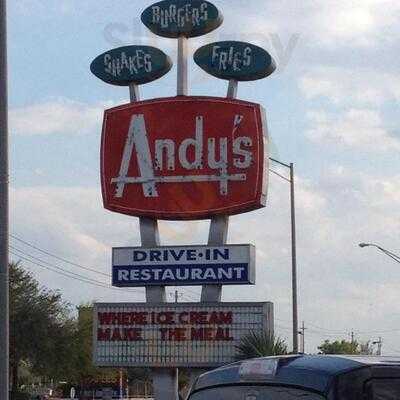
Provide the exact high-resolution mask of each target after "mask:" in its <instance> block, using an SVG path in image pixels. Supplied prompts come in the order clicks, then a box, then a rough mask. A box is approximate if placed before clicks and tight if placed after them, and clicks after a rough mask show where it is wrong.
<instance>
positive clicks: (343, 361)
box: [193, 355, 400, 393]
mask: <svg viewBox="0 0 400 400" xmlns="http://www.w3.org/2000/svg"><path fill="white" fill-rule="evenodd" d="M251 363H254V364H255V363H257V365H262V364H263V363H265V365H266V366H267V365H268V364H271V363H273V364H275V365H276V370H274V372H273V373H272V374H266V375H262V374H261V375H258V376H257V377H255V378H254V379H253V378H252V376H251V374H250V375H249V376H247V377H243V374H242V373H241V371H242V369H243V367H244V366H245V365H251ZM260 363H261V364H260ZM371 366H396V367H399V368H400V358H392V357H377V356H343V355H329V356H328V355H291V356H278V357H264V358H257V359H253V360H246V361H240V362H237V363H234V364H230V365H226V366H224V367H220V368H218V369H216V370H213V371H210V372H206V373H205V374H203V375H201V376H200V377H199V378H198V379H197V381H196V383H195V384H194V386H193V390H200V389H204V388H206V387H210V386H217V385H226V384H235V383H236V384H237V383H243V382H249V381H253V380H254V381H257V382H258V383H260V380H261V381H262V382H265V383H266V384H268V383H269V384H282V385H293V386H299V387H304V388H307V389H310V390H314V391H317V392H320V393H326V392H328V390H329V387H330V384H331V381H332V379H333V378H334V377H335V376H337V375H340V374H344V373H346V372H350V371H352V370H357V369H360V368H367V367H371Z"/></svg>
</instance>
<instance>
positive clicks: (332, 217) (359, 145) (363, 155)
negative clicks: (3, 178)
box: [8, 0, 400, 355]
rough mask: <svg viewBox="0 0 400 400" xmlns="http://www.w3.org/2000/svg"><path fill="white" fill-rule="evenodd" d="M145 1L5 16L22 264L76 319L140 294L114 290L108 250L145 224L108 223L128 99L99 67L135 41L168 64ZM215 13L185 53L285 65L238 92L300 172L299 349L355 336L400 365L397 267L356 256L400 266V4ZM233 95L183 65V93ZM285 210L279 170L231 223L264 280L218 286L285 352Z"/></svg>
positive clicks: (315, 4)
mask: <svg viewBox="0 0 400 400" xmlns="http://www.w3.org/2000/svg"><path fill="white" fill-rule="evenodd" d="M151 3H152V2H151V1H147V0H146V1H143V0H136V1H134V2H133V1H127V0H112V1H111V0H109V1H106V0H96V1H94V0H86V1H85V2H81V1H79V2H78V1H77V0H59V1H57V2H54V1H51V0H15V1H12V2H8V8H9V9H8V30H9V36H8V43H9V49H8V52H9V105H10V112H9V116H10V135H11V149H10V151H11V171H10V184H11V210H10V212H11V234H12V236H11V240H10V243H11V246H12V251H13V253H14V255H13V259H14V260H21V262H22V264H23V265H24V266H25V267H26V268H28V269H29V270H30V271H32V272H33V273H34V275H35V277H37V279H38V280H39V281H40V282H41V284H43V285H44V286H46V287H49V288H51V289H54V290H60V291H61V292H62V293H63V296H64V298H65V299H66V300H68V301H69V302H71V304H73V305H79V304H81V303H84V302H89V301H92V300H97V301H134V302H135V301H144V290H143V289H130V290H126V289H116V288H111V287H110V286H109V279H108V277H107V275H108V274H109V273H110V271H111V248H112V247H119V246H138V245H140V238H139V233H138V220H137V219H136V218H133V217H127V216H124V215H119V214H116V213H111V212H108V211H106V210H104V209H103V206H102V200H101V191H100V172H99V165H100V163H99V144H100V133H101V123H102V114H103V110H104V109H106V108H110V107H113V106H116V105H119V104H124V103H126V102H128V97H129V96H128V90H127V89H126V88H120V87H114V86H111V85H106V84H104V83H103V82H101V81H99V80H98V79H97V78H95V77H94V76H93V75H91V73H90V70H89V65H90V62H91V61H92V60H93V59H94V58H95V57H96V56H97V55H99V54H101V53H103V52H104V51H106V50H109V49H111V48H114V47H118V46H122V45H128V44H149V45H152V46H156V47H159V48H161V49H163V50H164V52H166V53H167V54H169V55H170V56H171V57H172V58H173V60H176V41H175V40H173V39H164V38H159V37H156V36H155V35H153V34H152V33H150V32H149V31H147V30H146V28H145V27H144V26H143V25H142V24H141V22H140V14H141V12H142V11H143V10H144V9H145V8H146V7H147V6H149V5H151ZM214 4H215V5H217V6H218V7H219V8H220V9H221V10H222V11H223V14H224V23H223V25H222V27H221V28H219V29H218V30H216V31H214V32H212V33H210V34H208V35H205V36H203V37H200V38H196V39H191V40H190V51H191V53H193V52H194V51H195V50H196V49H197V48H198V47H199V46H201V45H203V44H206V43H210V42H213V41H217V40H228V39H233V40H242V41H248V42H251V43H254V44H258V45H260V46H262V47H264V48H265V49H267V50H268V51H269V52H270V53H271V54H272V56H273V57H274V59H275V60H276V62H277V65H278V71H277V72H276V73H275V74H274V75H272V76H271V77H269V78H267V79H265V80H263V81H257V82H249V83H241V84H240V85H239V92H238V97H239V98H240V99H243V100H248V101H253V102H258V103H261V104H262V105H263V106H264V107H265V108H266V110H267V119H268V128H269V135H270V148H271V155H272V156H274V157H275V158H277V159H279V160H281V161H283V162H285V163H290V162H293V163H294V164H295V180H296V216H297V252H298V280H299V282H298V283H299V319H300V321H304V323H305V327H306V328H307V330H306V331H305V332H306V333H305V342H306V352H310V353H314V352H316V351H317V347H318V345H319V344H321V343H322V342H323V341H324V340H326V339H329V340H335V339H347V340H348V339H349V338H350V333H351V332H354V334H355V338H356V339H357V340H359V341H363V342H365V341H368V340H372V341H375V340H377V339H378V338H379V337H382V338H383V354H385V355H400V343H399V339H400V302H399V301H398V300H399V287H400V269H399V265H398V264H397V263H396V262H394V261H393V260H392V259H390V258H389V257H387V256H385V255H384V254H382V253H380V252H379V251H378V250H377V249H374V248H364V249H361V248H359V247H358V243H360V242H371V243H377V244H379V245H381V246H383V247H384V248H386V249H389V250H391V251H393V252H395V253H397V254H400V241H399V231H400V229H399V228H400V218H399V217H400V216H399V210H400V157H399V154H400V132H399V128H398V125H399V100H400V75H399V72H398V71H399V70H400V58H399V56H398V54H400V53H399V51H400V45H399V43H400V40H399V39H400V37H399V36H400V25H399V24H398V20H399V17H400V3H399V2H397V1H395V0H352V1H344V0H304V1H302V2H298V1H295V0H279V1H278V0H269V1H265V2H264V1H261V0H246V1H242V0H229V1H228V0H215V1H214ZM226 89H227V84H226V82H225V81H221V80H217V79H216V78H213V77H211V76H207V75H206V74H205V73H204V72H202V71H201V70H200V69H199V68H198V67H197V66H195V64H194V63H193V62H191V64H190V94H191V95H212V96H221V97H223V96H225V95H226ZM175 91H176V70H175V68H174V69H173V70H172V71H171V72H170V74H168V75H167V76H166V77H164V78H162V79H160V80H159V81H156V82H154V83H151V84H148V85H145V86H143V87H141V96H142V98H143V99H149V98H154V97H164V96H174V95H175ZM271 167H272V168H273V169H274V170H275V171H276V172H278V173H280V174H282V175H286V176H287V171H286V170H285V169H282V168H279V166H277V165H272V166H271ZM289 208H290V203H289V184H288V183H287V182H286V181H285V180H283V179H281V178H280V177H278V176H277V175H276V174H273V173H271V174H270V177H269V198H268V202H267V206H266V207H265V209H262V210H259V211H255V212H252V213H248V214H243V215H240V216H235V217H232V218H231V219H230V229H229V239H228V242H229V243H252V244H254V245H255V246H256V248H257V283H256V285H255V287H253V286H243V287H240V288H238V287H225V288H224V289H223V300H224V301H272V302H274V304H275V331H276V333H277V334H278V335H279V336H281V337H283V338H285V339H286V340H287V341H288V343H289V345H291V275H290V272H291V252H290V246H291V242H290V209H289ZM208 227H209V223H208V222H207V221H202V222H160V231H161V240H162V243H163V244H171V245H179V244H203V243H206V240H207V235H208ZM249 227H251V229H249ZM43 251H44V252H43ZM54 256H56V257H57V258H55V257H54ZM54 269H55V270H56V272H54ZM71 273H73V274H78V275H72V277H71ZM62 274H64V275H62ZM66 275H67V276H66ZM82 276H85V277H86V278H87V279H90V281H88V280H87V279H86V281H85V282H83V281H82V280H80V279H81V278H82ZM93 280H94V281H95V282H94V281H93ZM238 289H240V290H238ZM173 290H174V288H170V289H169V290H168V292H169V294H172V292H173ZM178 290H179V293H180V296H181V297H180V299H181V301H198V300H199V293H200V288H199V287H191V288H179V289H178ZM169 299H170V300H171V301H172V296H169Z"/></svg>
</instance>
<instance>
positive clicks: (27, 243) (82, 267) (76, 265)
mask: <svg viewBox="0 0 400 400" xmlns="http://www.w3.org/2000/svg"><path fill="white" fill-rule="evenodd" d="M10 237H11V238H13V239H15V240H17V241H18V242H21V243H23V244H25V245H26V246H28V247H31V248H32V249H35V250H37V251H39V252H41V253H43V254H46V255H47V256H50V257H53V258H55V259H57V260H59V261H62V262H65V263H67V264H70V265H72V266H74V267H77V268H81V269H83V270H86V271H90V272H94V273H96V274H100V275H103V276H106V277H107V278H111V275H110V274H107V273H104V272H101V271H98V270H96V269H94V268H90V267H87V266H84V265H82V264H78V263H75V262H72V261H69V260H67V259H65V258H63V257H60V256H58V255H56V254H54V253H52V252H50V251H48V250H44V249H43V248H40V247H38V246H36V245H34V244H32V243H30V242H28V241H26V240H24V239H21V238H20V237H18V236H16V235H13V234H10ZM19 251H20V252H21V253H22V254H25V255H28V256H29V257H31V258H35V257H33V256H32V255H30V254H26V253H24V252H23V251H21V250H19ZM38 260H39V261H40V262H44V261H43V260H40V259H38ZM67 272H70V271H67ZM71 273H73V272H71ZM90 279H91V278H90ZM102 284H103V283H102ZM107 288H110V287H109V286H107ZM113 289H114V290H119V291H121V289H117V288H113ZM181 290H182V291H186V292H188V293H191V294H193V295H195V296H197V297H198V296H199V295H200V294H199V293H198V292H195V291H194V290H190V289H187V288H182V289H181ZM125 291H128V292H133V290H125ZM193 300H195V299H194V298H193ZM196 301H197V300H196Z"/></svg>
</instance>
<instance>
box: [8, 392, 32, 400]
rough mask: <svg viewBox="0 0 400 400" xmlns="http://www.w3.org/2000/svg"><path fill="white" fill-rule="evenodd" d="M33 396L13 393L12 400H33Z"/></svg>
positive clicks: (24, 393)
mask: <svg viewBox="0 0 400 400" xmlns="http://www.w3.org/2000/svg"><path fill="white" fill-rule="evenodd" d="M31 399H32V396H31V395H30V394H29V393H26V392H11V395H10V400H31Z"/></svg>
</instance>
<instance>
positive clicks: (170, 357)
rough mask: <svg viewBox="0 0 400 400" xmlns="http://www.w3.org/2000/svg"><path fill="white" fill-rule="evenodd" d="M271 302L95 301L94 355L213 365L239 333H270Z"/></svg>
mask: <svg viewBox="0 0 400 400" xmlns="http://www.w3.org/2000/svg"><path fill="white" fill-rule="evenodd" d="M272 321H273V305H272V303H209V304H201V303H178V304H173V303H170V304H145V303H136V304H135V303H131V304H124V303H121V304H119V303H111V304H103V303H98V304H95V305H94V337H93V341H94V343H93V344H94V345H93V351H94V354H93V359H94V363H95V365H97V366H102V367H124V366H129V367H134V366H137V367H188V366H190V367H215V366H219V365H223V364H226V363H229V362H232V361H234V359H235V355H236V346H237V345H238V344H239V341H240V338H242V337H243V336H245V335H246V334H248V333H250V332H254V333H262V332H267V333H273V322H272Z"/></svg>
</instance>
